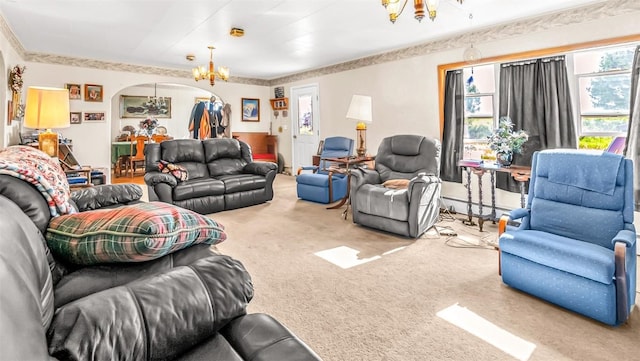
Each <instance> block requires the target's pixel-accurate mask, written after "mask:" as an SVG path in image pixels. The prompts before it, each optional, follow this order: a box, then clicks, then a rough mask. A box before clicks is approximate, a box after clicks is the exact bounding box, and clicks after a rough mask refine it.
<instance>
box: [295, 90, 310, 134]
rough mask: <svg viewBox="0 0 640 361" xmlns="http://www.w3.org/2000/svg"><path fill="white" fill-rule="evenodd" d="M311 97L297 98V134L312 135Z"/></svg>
mask: <svg viewBox="0 0 640 361" xmlns="http://www.w3.org/2000/svg"><path fill="white" fill-rule="evenodd" d="M311 109H312V97H311V95H303V96H300V97H298V134H300V135H312V134H313V115H312V114H313V113H312V112H311Z"/></svg>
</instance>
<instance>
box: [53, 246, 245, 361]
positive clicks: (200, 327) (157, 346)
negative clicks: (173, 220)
mask: <svg viewBox="0 0 640 361" xmlns="http://www.w3.org/2000/svg"><path fill="white" fill-rule="evenodd" d="M252 297H253V285H252V283H251V277H250V276H249V274H248V273H247V271H246V270H245V268H244V267H243V266H242V264H241V263H240V262H239V261H237V260H234V259H233V258H231V257H228V256H223V255H220V256H211V257H207V258H203V259H200V260H198V261H196V262H195V263H193V264H192V265H190V266H183V267H178V268H174V269H172V270H170V271H168V272H165V273H162V274H159V275H155V276H151V277H146V278H143V279H140V280H138V281H136V282H132V283H129V284H126V285H124V286H120V287H115V288H110V289H108V290H105V291H102V292H99V293H96V294H92V295H89V296H87V297H83V298H80V299H78V300H76V301H74V302H71V303H68V304H66V305H64V306H62V307H60V308H58V309H57V310H56V313H55V316H54V319H53V321H52V323H51V327H49V330H48V331H47V339H48V341H49V353H50V354H51V355H52V356H53V357H57V358H60V359H74V360H89V359H95V360H111V359H113V356H114V355H127V356H128V358H130V359H145V360H170V359H174V358H175V357H176V356H177V355H180V354H181V353H183V352H185V351H186V350H188V349H190V348H192V347H193V346H195V345H196V344H198V343H199V342H202V341H204V340H206V339H207V338H209V337H211V336H213V335H214V334H215V333H216V332H217V331H218V330H219V329H221V328H222V327H224V326H225V325H226V324H227V323H228V322H230V321H231V320H233V319H235V318H237V317H239V316H242V315H244V314H246V307H247V304H248V303H249V301H250V300H251V298H252Z"/></svg>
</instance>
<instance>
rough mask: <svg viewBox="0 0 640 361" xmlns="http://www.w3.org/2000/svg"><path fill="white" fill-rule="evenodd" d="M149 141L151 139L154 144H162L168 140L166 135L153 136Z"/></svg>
mask: <svg viewBox="0 0 640 361" xmlns="http://www.w3.org/2000/svg"><path fill="white" fill-rule="evenodd" d="M151 139H153V142H154V143H162V142H164V141H165V140H169V136H168V135H166V134H153V135H152V136H151Z"/></svg>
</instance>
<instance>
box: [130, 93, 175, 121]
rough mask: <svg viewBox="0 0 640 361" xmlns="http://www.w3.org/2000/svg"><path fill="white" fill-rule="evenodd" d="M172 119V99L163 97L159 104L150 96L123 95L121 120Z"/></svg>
mask: <svg viewBox="0 0 640 361" xmlns="http://www.w3.org/2000/svg"><path fill="white" fill-rule="evenodd" d="M150 116H151V117H154V118H171V97H161V98H159V100H158V101H157V102H152V101H150V98H149V97H148V96H138V95H121V96H120V118H148V117H150Z"/></svg>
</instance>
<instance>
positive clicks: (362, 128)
mask: <svg viewBox="0 0 640 361" xmlns="http://www.w3.org/2000/svg"><path fill="white" fill-rule="evenodd" d="M347 119H350V120H355V121H357V122H358V123H357V124H356V136H357V138H358V139H357V142H358V143H357V144H358V148H357V149H356V152H357V153H358V157H364V156H365V154H366V152H367V124H366V123H372V122H373V119H372V117H371V97H370V96H367V95H357V94H356V95H354V96H353V97H351V104H349V110H348V111H347Z"/></svg>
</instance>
